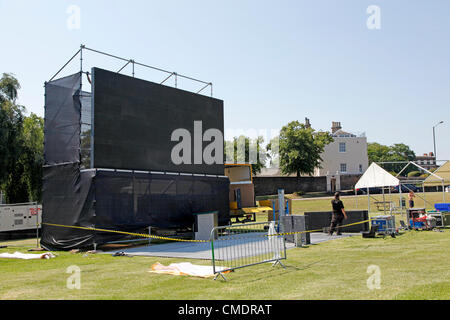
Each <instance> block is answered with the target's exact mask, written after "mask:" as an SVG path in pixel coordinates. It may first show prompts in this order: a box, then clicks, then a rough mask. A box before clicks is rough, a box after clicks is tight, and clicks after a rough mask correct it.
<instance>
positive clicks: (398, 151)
mask: <svg viewBox="0 0 450 320" xmlns="http://www.w3.org/2000/svg"><path fill="white" fill-rule="evenodd" d="M367 154H368V157H369V163H372V162H408V161H414V160H415V158H416V154H415V153H414V151H412V150H411V149H410V147H409V146H407V145H405V144H403V143H396V144H394V145H392V146H385V145H381V144H379V143H376V142H374V143H368V144H367ZM405 165H406V163H398V164H396V163H388V164H384V165H383V168H384V169H386V170H387V171H393V172H397V173H398V172H400V170H402V169H403V167H404V166H405ZM414 170H417V169H416V168H415V167H414V166H412V165H410V166H409V167H408V168H406V170H405V171H404V172H403V174H405V175H407V174H408V173H409V172H411V171H414Z"/></svg>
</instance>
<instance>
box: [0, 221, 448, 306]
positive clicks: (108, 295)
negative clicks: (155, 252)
mask: <svg viewBox="0 0 450 320" xmlns="http://www.w3.org/2000/svg"><path fill="white" fill-rule="evenodd" d="M0 245H8V246H9V247H8V248H5V249H0V253H3V252H9V253H13V252H15V251H20V252H26V250H27V249H29V248H31V247H33V246H35V245H36V240H35V239H34V240H33V239H30V240H20V241H11V242H2V243H0ZM449 248H450V230H449V229H446V230H444V232H434V231H408V232H406V233H405V234H402V235H400V236H398V237H397V238H395V239H394V238H391V237H386V238H384V239H383V238H376V239H363V238H362V237H361V236H355V237H351V238H344V239H340V240H335V241H329V242H326V243H321V244H318V245H311V246H309V247H306V248H295V249H290V250H288V252H287V258H288V259H287V260H286V261H285V262H284V263H285V265H286V267H287V268H286V269H282V268H281V267H279V266H278V267H272V266H271V264H263V265H257V266H252V267H248V268H243V269H239V270H236V271H235V272H233V273H231V274H229V275H228V276H227V278H228V280H229V281H228V282H224V281H221V280H218V281H213V280H212V279H202V278H194V277H187V276H171V275H160V274H152V273H149V272H148V271H149V270H150V267H151V265H152V264H153V263H156V262H160V263H162V264H165V265H168V264H170V263H174V262H187V261H189V262H192V263H194V264H202V265H209V263H210V262H209V261H203V260H197V261H194V260H183V259H167V258H153V257H152V258H150V257H133V258H130V257H112V256H110V255H102V254H87V253H78V254H71V253H68V252H56V254H57V257H56V258H54V259H50V260H29V261H25V260H8V259H0V277H1V280H0V300H7V299H51V300H58V299H75V300H81V299H121V300H134V299H151V300H160V299H175V300H191V299H192V300H198V299H231V300H244V299H263V300H278V299H282V300H298V299H355V300H358V299H450V268H448V262H449V261H450V250H449ZM73 265H75V266H78V267H79V268H80V269H81V289H80V290H70V289H68V288H67V287H66V281H67V279H68V277H69V276H70V274H68V273H66V271H67V268H68V267H70V266H73ZM371 265H376V266H378V267H379V269H380V272H381V273H380V275H381V287H380V289H374V290H370V289H369V288H368V286H367V280H368V279H369V277H370V276H371V274H369V273H367V269H368V267H369V266H371Z"/></svg>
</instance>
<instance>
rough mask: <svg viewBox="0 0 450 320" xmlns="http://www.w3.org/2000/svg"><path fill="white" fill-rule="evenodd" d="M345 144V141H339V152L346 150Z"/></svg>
mask: <svg viewBox="0 0 450 320" xmlns="http://www.w3.org/2000/svg"><path fill="white" fill-rule="evenodd" d="M346 151H347V146H346V145H345V142H339V152H346Z"/></svg>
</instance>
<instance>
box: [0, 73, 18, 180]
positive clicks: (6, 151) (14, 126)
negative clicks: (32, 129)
mask: <svg viewBox="0 0 450 320" xmlns="http://www.w3.org/2000/svg"><path fill="white" fill-rule="evenodd" d="M19 88H20V85H19V82H18V81H17V79H15V78H14V77H13V76H12V75H10V74H6V73H4V74H3V77H2V78H1V79H0V185H3V184H4V183H6V180H7V178H8V173H9V172H10V169H11V165H12V164H13V163H15V162H16V161H17V159H18V157H19V155H20V153H21V151H22V150H21V148H20V143H19V140H20V136H21V130H22V123H23V112H24V107H22V106H19V105H16V103H15V101H16V98H17V91H18V89H19Z"/></svg>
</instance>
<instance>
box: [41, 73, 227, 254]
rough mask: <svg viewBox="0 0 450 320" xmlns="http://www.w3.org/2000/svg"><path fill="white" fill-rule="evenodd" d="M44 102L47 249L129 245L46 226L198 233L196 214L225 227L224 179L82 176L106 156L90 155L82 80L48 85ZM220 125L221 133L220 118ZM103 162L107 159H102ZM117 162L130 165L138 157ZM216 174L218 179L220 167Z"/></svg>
mask: <svg viewBox="0 0 450 320" xmlns="http://www.w3.org/2000/svg"><path fill="white" fill-rule="evenodd" d="M105 81H107V80H105ZM45 94H46V97H45V139H44V141H45V167H44V178H43V203H42V205H43V215H42V219H43V226H42V239H41V244H42V246H43V247H44V248H47V249H48V250H70V249H74V248H84V247H92V245H93V244H103V243H106V242H108V241H111V240H116V239H119V238H122V237H124V236H123V235H119V234H114V233H105V232H99V231H91V230H82V229H76V228H67V227H59V226H50V225H48V224H58V225H65V226H76V227H88V228H91V227H95V228H100V229H110V230H116V231H129V232H135V231H142V229H143V228H147V227H154V228H162V229H187V228H192V227H193V223H194V221H195V219H194V215H193V214H194V213H201V212H209V211H218V212H219V224H220V225H225V224H228V222H229V203H228V190H229V180H228V178H227V177H220V176H214V175H213V176H205V175H183V174H168V173H167V174H164V173H150V172H148V173H145V172H135V171H123V170H122V171H118V170H117V171H116V170H106V169H89V170H81V169H83V168H90V163H91V155H92V154H95V152H97V153H99V152H100V153H101V152H102V150H101V149H100V150H91V146H92V143H91V137H92V132H93V131H95V124H94V123H92V122H91V120H92V111H93V110H95V106H94V105H92V106H91V101H92V100H91V97H90V94H89V93H87V92H82V91H81V73H77V74H74V75H72V76H68V77H65V78H62V79H59V80H55V81H52V82H48V83H46V86H45ZM160 99H162V98H160ZM161 103H162V102H161ZM215 121H218V123H219V124H220V126H219V127H220V128H221V127H223V115H222V114H220V115H219V116H218V119H217V120H215ZM205 128H206V127H205ZM113 129H114V128H113ZM107 137H109V138H110V139H112V140H111V141H112V142H111V145H110V146H109V148H112V149H113V148H115V143H114V135H113V134H111V135H110V136H107ZM149 137H152V136H151V135H147V136H146V137H145V139H149ZM150 140H151V139H150ZM107 151H109V150H107ZM168 151H170V148H169V149H168ZM100 155H101V156H103V157H106V158H107V156H105V154H103V155H102V154H100ZM116 156H118V157H120V158H126V157H132V158H133V157H138V156H139V153H136V154H134V153H132V152H128V153H127V154H123V153H119V154H116ZM152 156H153V157H155V155H154V154H153V155H152ZM119 160H123V159H119ZM141 160H142V159H141ZM113 169H118V168H113ZM130 169H131V168H130ZM152 170H153V169H152ZM180 170H181V169H180ZM216 171H217V172H219V171H220V170H217V166H216V169H215V171H214V172H216ZM222 171H223V170H222ZM222 171H220V172H222ZM203 173H208V171H207V170H205V171H204V172H203ZM221 174H222V173H221Z"/></svg>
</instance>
